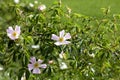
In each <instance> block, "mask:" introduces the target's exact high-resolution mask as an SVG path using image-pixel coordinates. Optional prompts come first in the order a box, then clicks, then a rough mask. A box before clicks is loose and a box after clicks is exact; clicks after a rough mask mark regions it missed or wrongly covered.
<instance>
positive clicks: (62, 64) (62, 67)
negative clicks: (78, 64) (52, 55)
mask: <svg viewBox="0 0 120 80" xmlns="http://www.w3.org/2000/svg"><path fill="white" fill-rule="evenodd" d="M67 68H68V67H67V65H66V63H65V62H61V63H60V69H62V70H63V69H67Z"/></svg>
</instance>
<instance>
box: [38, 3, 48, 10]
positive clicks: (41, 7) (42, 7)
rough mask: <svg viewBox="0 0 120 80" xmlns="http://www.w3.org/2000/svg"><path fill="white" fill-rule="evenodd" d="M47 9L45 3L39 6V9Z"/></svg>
mask: <svg viewBox="0 0 120 80" xmlns="http://www.w3.org/2000/svg"><path fill="white" fill-rule="evenodd" d="M45 9H46V6H45V5H43V4H42V5H40V6H38V10H40V11H44V10H45Z"/></svg>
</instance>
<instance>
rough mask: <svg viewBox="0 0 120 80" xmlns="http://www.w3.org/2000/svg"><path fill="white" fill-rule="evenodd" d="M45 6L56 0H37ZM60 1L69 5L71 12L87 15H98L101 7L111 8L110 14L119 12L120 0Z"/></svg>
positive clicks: (100, 12) (100, 13)
mask: <svg viewBox="0 0 120 80" xmlns="http://www.w3.org/2000/svg"><path fill="white" fill-rule="evenodd" d="M38 1H40V2H41V3H43V4H46V5H47V6H50V5H52V3H53V2H55V1H57V0H38ZM62 3H63V4H64V5H66V6H69V7H70V8H71V9H72V11H73V12H77V13H81V14H84V15H88V16H94V17H100V16H101V15H102V10H101V8H108V7H110V8H111V13H110V14H119V13H120V9H119V8H120V5H117V4H119V3H120V0H62Z"/></svg>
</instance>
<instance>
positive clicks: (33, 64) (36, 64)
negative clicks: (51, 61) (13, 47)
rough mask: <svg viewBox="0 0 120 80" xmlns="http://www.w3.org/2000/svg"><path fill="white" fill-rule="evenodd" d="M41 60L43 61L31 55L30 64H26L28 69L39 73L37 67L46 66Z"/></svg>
mask: <svg viewBox="0 0 120 80" xmlns="http://www.w3.org/2000/svg"><path fill="white" fill-rule="evenodd" d="M42 62H43V60H40V59H38V61H36V58H35V57H31V59H30V64H28V69H29V71H32V73H33V74H40V73H41V71H40V69H39V68H46V67H47V65H46V64H41V63H42Z"/></svg>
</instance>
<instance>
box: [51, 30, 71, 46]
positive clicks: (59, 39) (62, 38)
mask: <svg viewBox="0 0 120 80" xmlns="http://www.w3.org/2000/svg"><path fill="white" fill-rule="evenodd" d="M59 34H60V35H59V36H57V35H55V34H52V38H51V39H52V40H56V41H57V42H55V43H54V44H55V45H57V46H59V45H65V44H69V43H70V41H66V40H67V39H70V38H71V35H70V33H66V34H65V31H64V30H62V31H60V33H59Z"/></svg>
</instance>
